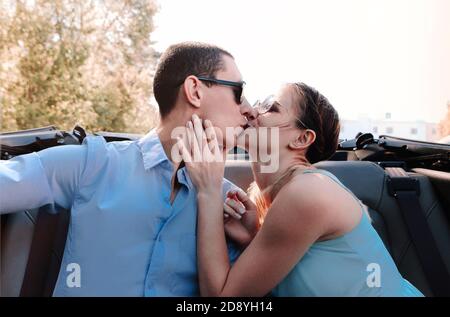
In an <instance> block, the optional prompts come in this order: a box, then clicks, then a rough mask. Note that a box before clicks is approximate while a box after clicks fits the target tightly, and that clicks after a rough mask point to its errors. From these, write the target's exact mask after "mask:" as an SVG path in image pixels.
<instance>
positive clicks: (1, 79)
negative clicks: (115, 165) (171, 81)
mask: <svg viewBox="0 0 450 317" xmlns="http://www.w3.org/2000/svg"><path fill="white" fill-rule="evenodd" d="M156 9H157V8H156V5H155V3H154V0H103V1H102V0H91V1H75V0H35V1H26V0H17V1H6V2H2V4H1V5H0V61H1V64H0V103H1V115H2V122H1V124H2V128H1V129H2V131H10V130H17V129H28V128H35V127H40V126H46V125H56V126H58V127H59V128H61V129H67V130H69V129H71V128H72V127H73V126H74V125H75V124H77V123H78V124H80V125H82V126H84V127H86V128H87V129H88V130H108V131H115V132H135V133H144V132H146V131H148V130H149V129H150V128H152V127H153V126H155V125H156V123H157V120H158V116H157V110H156V108H155V107H153V106H151V105H150V97H151V95H152V89H151V87H152V77H153V76H152V75H153V71H154V67H155V63H156V60H157V58H158V54H157V53H156V52H155V51H154V50H153V48H152V43H151V41H150V35H151V32H152V31H153V15H154V14H155V12H156Z"/></svg>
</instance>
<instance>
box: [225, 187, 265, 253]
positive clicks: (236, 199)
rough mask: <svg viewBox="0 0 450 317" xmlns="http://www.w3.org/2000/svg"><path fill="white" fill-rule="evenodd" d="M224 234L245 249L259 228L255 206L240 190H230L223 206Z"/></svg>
mask: <svg viewBox="0 0 450 317" xmlns="http://www.w3.org/2000/svg"><path fill="white" fill-rule="evenodd" d="M223 209H224V217H225V220H224V226H225V234H226V235H227V237H229V238H230V239H231V240H233V241H234V242H236V243H237V244H239V246H241V247H242V248H245V247H247V246H248V245H249V244H250V242H251V241H252V240H253V238H254V237H255V235H256V233H257V232H258V229H259V227H260V223H259V219H258V214H257V210H256V205H255V204H254V203H253V202H252V201H251V200H250V198H249V197H248V195H247V194H246V193H245V192H244V191H242V190H230V191H228V192H227V198H226V200H225V203H224V206H223Z"/></svg>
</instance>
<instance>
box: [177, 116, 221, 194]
mask: <svg viewBox="0 0 450 317" xmlns="http://www.w3.org/2000/svg"><path fill="white" fill-rule="evenodd" d="M186 130H187V141H188V143H189V144H186V143H185V142H184V141H183V140H182V139H181V138H178V140H177V145H178V150H179V153H180V155H181V157H182V159H183V161H184V163H185V165H186V169H187V171H188V173H189V176H190V178H191V180H192V183H193V184H194V185H195V187H196V188H197V192H198V193H199V194H200V193H202V194H205V193H206V194H215V195H217V193H221V192H222V182H223V175H224V170H225V159H224V156H223V153H222V150H221V149H220V147H219V144H218V142H217V136H216V133H215V131H214V127H213V126H212V123H211V121H209V120H205V121H204V122H203V124H202V120H201V119H200V118H199V117H198V116H197V115H195V114H194V115H193V116H192V121H189V122H188V123H187V125H186Z"/></svg>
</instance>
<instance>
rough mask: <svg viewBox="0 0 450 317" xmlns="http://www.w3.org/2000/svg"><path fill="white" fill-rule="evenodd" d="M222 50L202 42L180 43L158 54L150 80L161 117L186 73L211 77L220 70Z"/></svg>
mask: <svg viewBox="0 0 450 317" xmlns="http://www.w3.org/2000/svg"><path fill="white" fill-rule="evenodd" d="M223 55H227V56H230V57H232V58H233V56H232V55H231V54H230V53H228V52H227V51H225V50H224V49H222V48H220V47H218V46H215V45H211V44H205V43H198V42H183V43H179V44H175V45H172V46H170V47H169V48H168V49H167V50H166V51H165V52H164V53H163V54H162V56H161V58H160V60H159V63H158V66H157V68H156V72H155V78H154V79H153V93H154V95H155V99H156V101H157V102H158V105H159V112H160V114H161V118H164V117H165V116H167V115H168V114H169V113H170V112H171V111H172V109H173V108H174V107H175V102H176V100H177V97H178V93H179V91H180V85H181V84H182V83H183V82H184V80H185V79H186V77H188V76H190V75H196V76H207V77H214V76H215V74H216V73H217V71H219V70H221V69H223V58H222V57H223Z"/></svg>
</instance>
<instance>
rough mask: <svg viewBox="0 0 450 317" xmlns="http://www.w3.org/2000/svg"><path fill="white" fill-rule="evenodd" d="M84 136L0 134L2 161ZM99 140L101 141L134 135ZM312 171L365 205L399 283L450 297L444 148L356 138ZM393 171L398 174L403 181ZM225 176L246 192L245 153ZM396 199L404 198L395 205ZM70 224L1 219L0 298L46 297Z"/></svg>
mask: <svg viewBox="0 0 450 317" xmlns="http://www.w3.org/2000/svg"><path fill="white" fill-rule="evenodd" d="M85 135H86V134H85V133H84V131H83V129H78V130H77V129H75V130H74V131H73V132H71V133H67V132H63V131H59V130H57V129H56V128H55V127H47V128H42V129H35V130H28V131H22V132H18V133H7V134H2V135H1V136H0V144H1V145H2V149H1V154H2V157H1V158H2V159H9V158H11V157H13V156H15V155H19V154H23V153H28V152H32V151H37V150H39V149H42V148H45V147H49V146H61V145H64V144H79V143H80V142H81V141H82V139H83V137H84V136H85ZM99 135H103V136H104V137H105V139H107V141H121V140H134V139H136V138H137V137H139V136H137V135H122V134H108V133H103V134H102V133H99ZM431 157H433V158H431ZM315 166H316V167H317V168H320V169H324V170H327V171H329V172H331V173H333V174H334V175H335V176H336V177H337V178H338V179H339V180H340V181H341V182H342V183H343V184H344V185H345V186H347V187H348V188H349V189H350V190H351V191H353V193H354V194H355V195H356V196H357V197H358V198H359V199H360V200H361V201H362V202H363V203H364V204H365V205H366V206H367V207H368V212H369V215H370V218H371V221H372V225H373V226H374V228H375V229H376V230H377V232H378V233H379V235H380V236H381V238H382V240H383V242H384V243H385V245H386V247H387V249H388V251H389V252H390V254H391V255H392V257H393V259H394V261H395V263H396V264H397V267H398V269H399V271H400V273H401V274H402V275H403V277H404V278H406V279H407V280H408V281H410V282H411V283H412V284H414V285H415V286H416V287H417V288H418V289H419V290H420V291H421V292H422V293H423V294H424V295H426V296H450V294H449V293H447V292H448V286H449V285H450V283H448V285H447V282H448V281H449V276H450V168H449V167H450V146H447V145H443V144H430V143H424V142H418V141H412V140H404V139H399V138H393V137H392V138H391V137H387V136H386V137H384V138H382V137H380V138H379V139H378V140H375V139H373V137H372V136H371V135H370V134H361V135H359V136H358V137H357V138H355V140H349V141H347V140H345V141H342V142H341V143H340V146H339V149H338V151H337V152H336V154H335V155H334V156H333V157H331V158H330V159H329V160H327V161H322V162H319V163H316V164H315ZM392 169H397V171H398V170H401V171H403V174H402V177H398V175H397V174H395V175H394V174H393V173H392ZM225 177H226V178H227V179H229V180H230V181H232V182H233V183H235V184H236V185H237V186H239V187H240V188H242V189H244V190H245V189H247V188H248V187H249V185H250V183H251V182H252V181H253V176H252V172H251V168H250V162H249V160H248V159H246V157H245V155H243V154H238V155H233V157H232V159H230V160H228V161H227V164H226V171H225ZM402 193H406V194H408V195H409V196H406V197H409V198H408V199H407V200H401V199H400V198H401V197H403V196H402ZM408 203H409V204H410V205H408V206H409V207H408V208H406V209H405V204H408ZM411 204H412V205H411ZM413 210H415V211H416V213H415V212H414V211H413ZM69 221H70V210H66V211H65V212H61V213H59V214H57V215H50V214H48V213H46V212H45V211H42V210H39V209H36V210H24V211H23V212H18V213H14V214H5V215H2V216H1V240H0V241H1V254H0V260H1V270H0V274H1V276H0V282H1V283H0V285H1V287H0V296H2V297H4V296H12V297H17V296H51V295H52V292H53V287H54V285H55V282H56V279H57V276H58V272H59V268H60V263H61V259H62V255H63V250H64V245H65V240H66V235H67V228H68V224H69Z"/></svg>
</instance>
